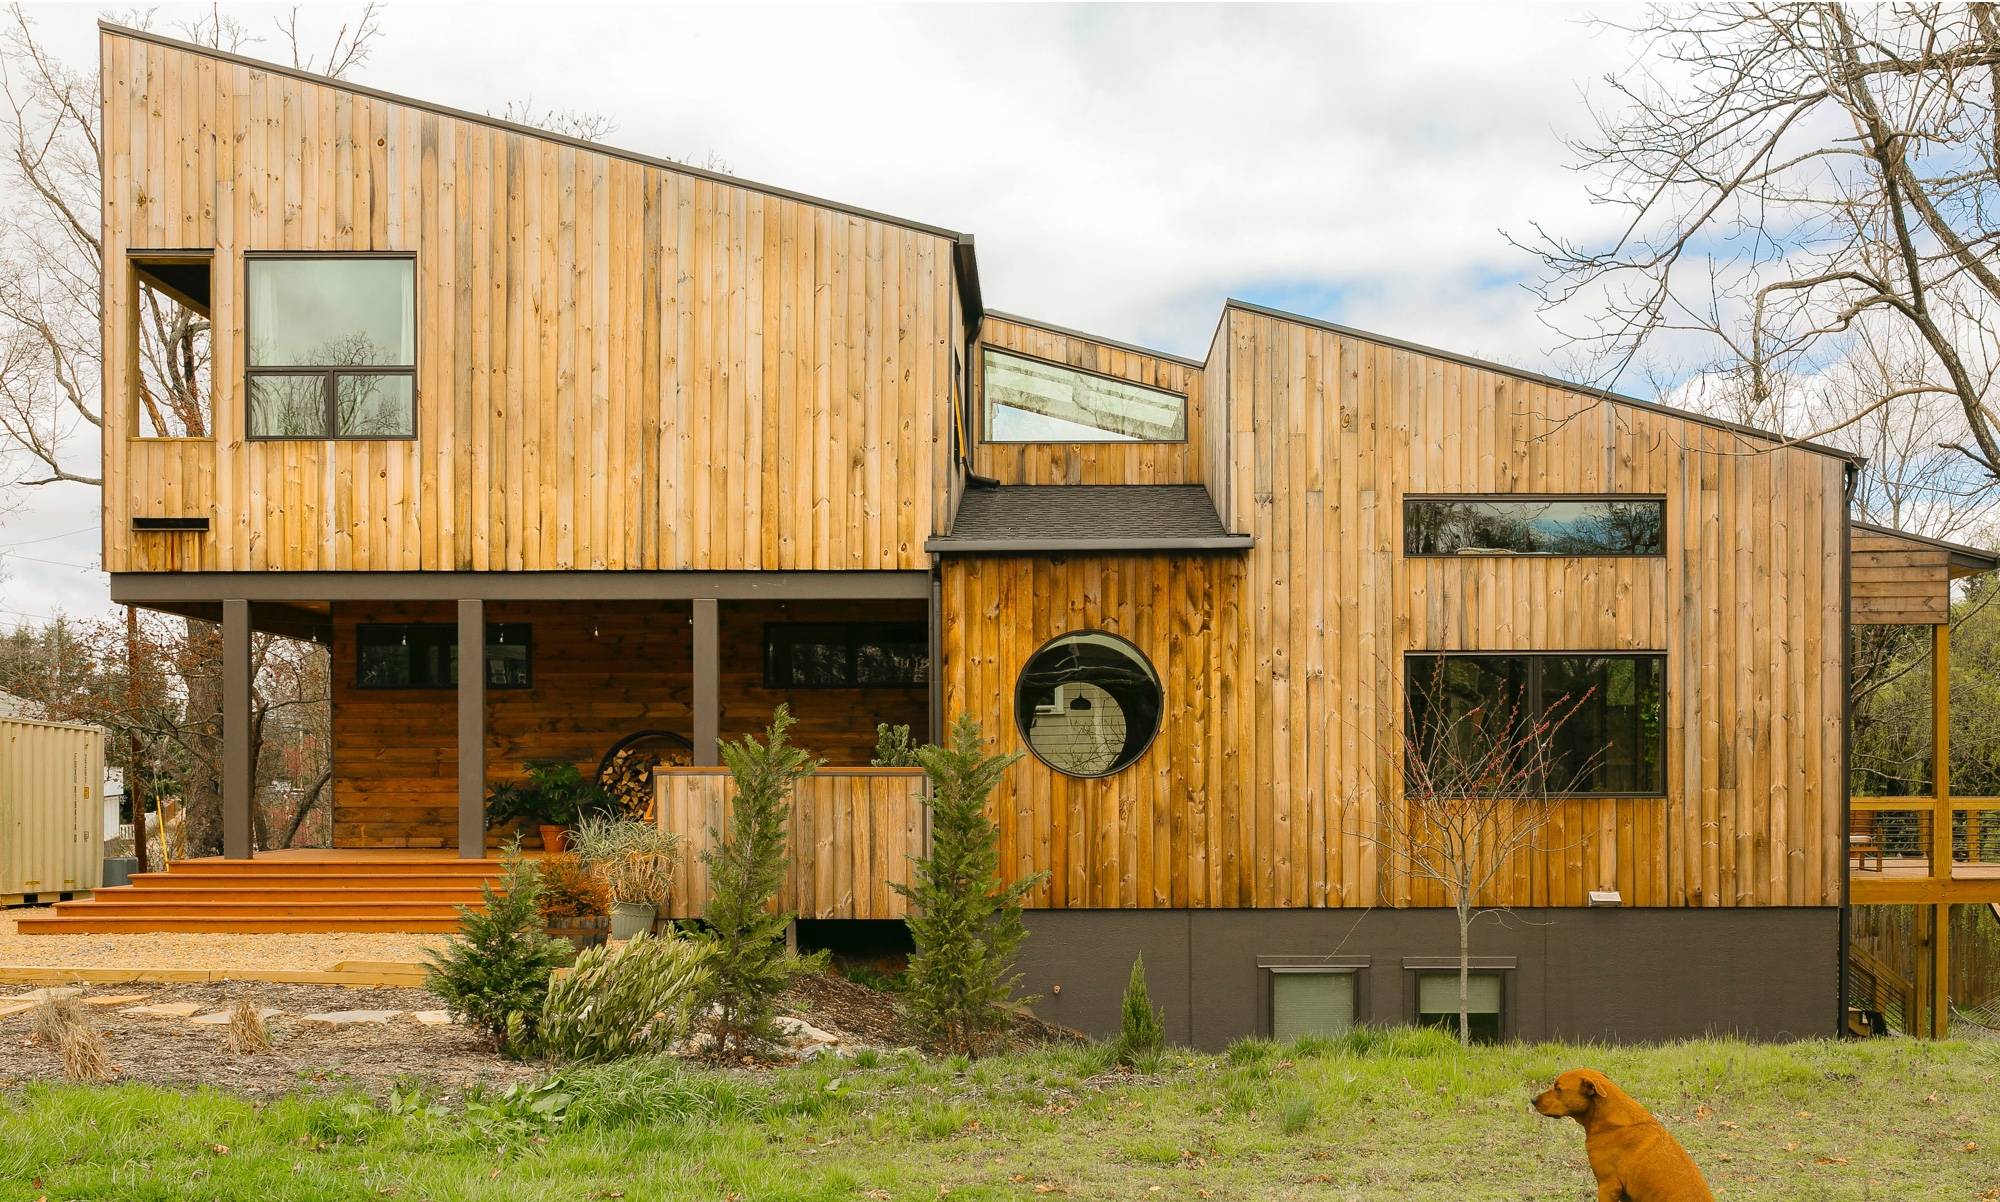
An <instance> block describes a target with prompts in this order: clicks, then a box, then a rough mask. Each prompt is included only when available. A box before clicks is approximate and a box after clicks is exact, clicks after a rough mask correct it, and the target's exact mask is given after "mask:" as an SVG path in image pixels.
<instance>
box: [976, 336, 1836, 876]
mask: <svg viewBox="0 0 2000 1202" xmlns="http://www.w3.org/2000/svg"><path fill="white" fill-rule="evenodd" d="M1218 373H1222V374H1225V375H1226V378H1227V389H1228V391H1227V393H1226V395H1227V396H1228V398H1229V406H1228V411H1227V414H1226V416H1225V417H1224V418H1223V419H1221V420H1219V421H1218V422H1217V423H1216V424H1217V426H1220V427H1226V430H1227V439H1228V443H1227V448H1226V453H1224V454H1220V455H1211V456H1210V464H1211V466H1210V468H1209V472H1210V477H1209V482H1210V486H1211V489H1212V490H1214V491H1215V492H1216V494H1217V496H1218V499H1219V502H1220V505H1219V508H1220V509H1221V510H1222V512H1224V513H1225V515H1227V517H1228V520H1229V522H1230V524H1231V526H1232V528H1233V529H1236V530H1238V531H1242V532H1247V533H1250V534H1252V535H1254V536H1255V537H1256V546H1255V548H1254V549H1253V550H1252V551H1251V552H1250V553H1249V554H1248V555H1247V556H1244V557H1240V558H1238V557H1222V556H1218V557H1212V558H1181V559H1172V558H1166V557H1138V558H1116V557H1084V556H1079V557H1072V558H1064V559H1061V560H1057V561H1053V562H1049V561H1044V562H1036V561H1033V560H1029V559H1025V558H965V559H954V560H951V561H949V562H947V564H946V566H945V577H944V587H945V609H946V612H947V613H948V614H958V615H961V616H962V618H963V620H961V621H958V622H948V623H947V625H946V664H945V677H944V679H945V682H946V689H947V693H946V696H947V702H948V704H949V705H950V707H951V708H952V710H953V711H954V712H956V711H957V710H958V709H961V708H965V707H967V706H971V707H974V710H975V712H977V713H980V714H982V715H984V714H990V713H993V712H994V711H995V709H996V708H1000V707H996V706H995V705H994V702H993V700H992V699H994V698H1000V699H1002V706H1005V707H1008V708H1006V709H1004V710H1003V711H1002V712H1003V713H1004V718H1003V719H1002V720H1001V721H999V722H998V724H997V726H989V728H988V734H989V735H991V736H993V737H994V738H995V739H996V741H997V743H998V744H999V745H1001V746H1004V747H1009V748H1018V747H1019V746H1020V736H1019V734H1018V732H1017V731H1016V729H1015V726H1014V722H1013V720H1012V713H1011V699H1012V696H1013V688H1014V681H1015V679H1016V677H1017V676H1018V674H1019V672H1020V669H1021V667H1022V665H1023V663H1024V662H1025V661H1026V659H1027V657H1028V656H1029V655H1030V654H1031V653H1032V652H1033V651H1034V649H1035V648H1036V647H1037V646H1038V645H1039V644H1040V643H1041V642H1042V641H1043V640H1045V639H1047V638H1049V637H1052V636H1053V635H1056V634H1059V633H1062V632H1063V631H1066V630H1074V629H1079V628H1084V627H1100V628H1103V629H1107V630H1112V631H1115V632H1116V633H1118V634H1121V635H1123V636H1125V637H1126V638H1129V639H1131V640H1132V641H1133V642H1135V643H1136V644H1138V645H1139V647H1140V648H1141V649H1143V650H1144V651H1145V652H1146V654H1147V655H1148V656H1149V657H1151V658H1152V660H1153V663H1154V666H1155V667H1156V668H1157V669H1158V671H1159V672H1160V674H1161V676H1162V678H1163V679H1164V681H1165V682H1166V687H1167V690H1168V695H1167V711H1168V718H1167V723H1168V726H1167V729H1166V730H1165V731H1163V733H1162V735H1161V737H1160V738H1159V740H1158V741H1157V742H1155V744H1154V745H1153V747H1152V749H1151V750H1149V751H1148V752H1147V753H1146V755H1145V756H1144V757H1143V758H1142V759H1140V760H1139V762H1138V763H1136V764H1135V765H1133V766H1132V767H1131V768H1128V769H1126V770H1125V771H1123V772H1120V773H1118V774H1117V775H1115V776H1112V777H1110V778H1107V779H1104V780H1098V781H1079V780H1074V779H1071V778H1068V777H1064V776H1061V775H1060V774H1057V773H1055V772H1053V771H1052V770H1050V769H1048V768H1047V767H1045V766H1043V765H1042V764H1041V763H1040V762H1039V761H1036V760H1034V759H1032V758H1030V759H1026V760H1023V761H1022V762H1021V763H1020V764H1018V765H1017V766H1016V767H1015V768H1014V769H1013V770H1012V772H1011V774H1010V777H1009V781H1008V783H1007V785H1006V786H1005V788H1004V790H1003V793H1002V795H1001V796H1000V798H999V799H998V801H997V803H996V813H997V814H998V816H999V821H1000V823H1001V826H1002V838H1003V843H1004V849H1005V854H1006V856H1007V863H1008V865H1009V867H1010V868H1011V869H1012V870H1014V871H1017V872H1029V871H1037V870H1048V871H1050V872H1051V873H1052V874H1053V876H1052V879H1051V880H1050V882H1049V883H1048V884H1047V885H1046V886H1045V887H1044V888H1043V889H1042V890H1041V891H1039V892H1038V893H1037V895H1036V897H1035V903H1036V904H1037V905H1043V906H1057V907H1061V906H1074V907H1103V906H1182V905H1189V906H1286V907H1290V906H1365V905H1375V904H1385V903H1386V904H1395V905H1410V904H1419V905H1422V904H1438V903H1439V902H1440V901H1441V900H1442V898H1440V897H1439V896H1438V895H1437V894H1436V893H1435V892H1434V891H1429V890H1426V889H1423V888H1420V887H1417V886H1413V885H1412V884H1411V883H1410V882H1408V881H1403V880H1396V879H1391V874H1389V873H1387V872H1385V871H1384V868H1383V858H1384V857H1383V855H1382V854H1381V853H1380V852H1379V851H1378V850H1377V849H1376V848H1375V847H1374V846H1373V845H1372V844H1370V843H1369V842H1368V841H1367V840H1365V839H1363V838H1361V837H1360V832H1362V831H1365V830H1373V829H1377V825H1376V824H1377V822H1378V817H1379V814H1378V808H1377V807H1379V806H1380V805H1382V804H1384V802H1383V799H1382V798H1381V797H1380V796H1379V795H1378V791H1377V790H1376V789H1375V788H1374V787H1373V786H1372V784H1371V782H1377V781H1389V780H1392V779H1393V776H1394V772H1393V769H1394V765H1393V764H1391V763H1389V762H1388V759H1389V757H1388V755H1387V754H1385V753H1386V750H1387V748H1386V744H1385V741H1384V740H1383V739H1382V738H1381V737H1380V736H1379V733H1378V732H1382V731H1385V730H1391V729H1394V727H1395V725H1396V724H1398V723H1400V722H1401V720H1402V708H1403V702H1402V688H1403V683H1402V678H1403V656H1404V654H1405V653H1406V652H1408V651H1414V650H1521V649H1544V650H1562V649H1574V650H1614V649H1615V650H1656V651H1664V652H1665V653H1666V656H1667V708H1668V715H1667V755H1668V768H1667V787H1666V790H1665V793H1664V795H1663V796H1661V797H1659V798H1641V799H1573V800H1568V801H1562V802H1557V803H1553V805H1554V814H1553V821H1552V824H1551V826H1550V828H1549V829H1548V831H1547V833H1546V834H1545V835H1544V837H1543V838H1542V840H1541V843H1542V845H1543V848H1544V850H1539V851H1537V852H1535V853H1533V854H1529V855H1524V856H1522V857H1521V858H1520V859H1519V861H1518V862H1517V863H1516V864H1515V865H1514V866H1513V871H1512V872H1511V874H1510V875H1509V876H1508V877H1507V879H1506V880H1505V881H1504V882H1503V883H1502V884H1501V885H1500V886H1499V887H1498V888H1497V889H1496V890H1495V892H1494V900H1505V901H1507V902H1509V903H1512V904H1517V905H1581V904H1583V903H1584V901H1585V900H1586V899H1585V894H1586V893H1587V892H1588V891H1590V890H1593V889H1617V890H1619V891H1620V892H1621V893H1622V894H1623V895H1624V898H1625V902H1626V904H1628V905H1652V906H1657V905H1674V906H1748V905H1762V906H1778V905H1833V904H1838V902H1839V901H1840V882H1841V875H1842V865H1843V860H1844V854H1845V853H1844V845H1843V838H1842V836H1843V832H1842V828H1841V825H1840V820H1841V787H1840V777H1839V770H1840V748H1841V733H1842V732H1841V725H1842V722H1843V714H1842V706H1841V660H1842V656H1841V648H1840V639H1841V629H1842V624H1841V622H1842V612H1841V611H1842V605H1843V588H1842V585H1843V571H1844V566H1845V565H1844V556H1843V552H1842V545H1843V543H1842V539H1843V534H1844V530H1845V522H1846V516H1845V497H1844V478H1843V472H1844V468H1843V464H1842V463H1841V461H1839V460H1837V459H1834V458H1830V457H1827V456H1823V455H1819V454H1815V453H1813V452H1810V451H1806V450H1803V449H1785V450H1775V451H1774V450H1770V449H1769V448H1768V444H1766V445H1763V446H1760V445H1758V444H1754V443H1750V442H1747V441H1746V440H1744V439H1743V438H1742V437H1740V436H1738V435H1735V434H1732V433H1729V432H1727V431H1723V430H1718V429H1715V428H1713V427H1709V426H1705V425H1702V424H1699V423H1696V422H1692V421H1688V420H1685V419H1681V418H1677V417H1674V416H1672V415H1669V414H1663V413H1660V412H1657V411H1653V410H1649V409H1645V408H1641V407H1636V406H1618V405H1612V404H1608V403H1601V402H1598V401H1596V400H1594V399H1592V398H1590V397H1586V396H1581V395H1578V394H1575V393H1571V392H1568V391H1565V390H1562V389H1560V388H1555V387H1551V386H1548V385H1544V384H1539V383H1534V382H1530V381H1525V380H1521V379H1518V378H1515V377H1512V376H1507V375H1503V374H1500V373H1497V372H1493V371H1488V370H1483V369H1480V368H1476V367H1471V366H1467V365H1464V364H1460V363H1456V362H1452V361H1448V360H1445V359H1441V358H1433V357H1430V356H1426V355H1423V354H1420V353H1417V352H1414V351H1410V350H1404V349H1400V348H1395V347H1390V346H1386V345H1381V344H1377V343H1372V342H1369V341H1366V340H1364V339H1360V338H1356V337H1351V336H1344V335H1340V334H1336V333H1334V332H1332V331H1327V330H1323V329H1320V328H1317V327H1313V326H1309V325H1305V324H1302V323H1294V322H1287V321H1283V320H1280V319H1277V318H1274V317H1269V316H1265V315H1262V314H1258V313H1253V312H1250V311H1247V310H1242V309H1236V308H1232V309H1231V310H1230V311H1229V312H1228V313H1227V315H1226V317H1225V321H1224V328H1223V330H1222V331H1221V333H1220V334H1219V336H1218V338H1217V340H1216V345H1215V347H1214V348H1213V349H1212V350H1211V352H1210V364H1209V368H1208V370H1207V372H1206V374H1207V375H1208V376H1209V378H1210V380H1211V381H1213V380H1214V379H1215V377H1216V376H1217V374H1218ZM1209 395H1210V396H1211V397H1214V396H1218V395H1223V394H1219V393H1216V392H1214V391H1213V390H1211V392H1210V393H1209ZM1218 468H1219V469H1221V471H1222V473H1224V474H1222V475H1217V474H1216V472H1217V469H1218ZM1460 492H1463V493H1491V492H1569V493H1595V492H1619V493H1637V494H1651V495H1664V496H1665V497H1666V498H1667V499H1668V519H1667V554H1666V556H1665V557H1664V558H1660V559H1590V560H1583V559H1578V560H1555V559H1485V558H1481V559H1477V560H1463V561H1461V560H1429V559H1409V558H1405V557H1404V556H1403V554H1402V550H1401V549H1402V504H1401V502H1402V498H1403V496H1404V495H1405V494H1408V493H1460Z"/></svg>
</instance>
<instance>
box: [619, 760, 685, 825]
mask: <svg viewBox="0 0 2000 1202" xmlns="http://www.w3.org/2000/svg"><path fill="white" fill-rule="evenodd" d="M688 762H689V758H688V753H687V752H685V751H682V750H680V749H679V748H661V747H645V746H638V747H627V748H625V749H624V750H623V751H620V752H618V753H617V754H615V755H613V756H612V757H611V761H610V762H609V763H607V764H606V765H604V771H603V772H601V773H599V774H598V777H597V783H598V786H599V787H600V788H602V789H603V790H604V792H605V795H606V796H608V797H610V798H611V801H612V803H613V804H614V805H616V806H617V807H618V810H619V812H620V813H622V814H624V815H625V816H626V817H628V818H642V819H648V818H651V816H652V811H653V769H655V768H658V767H662V766H666V767H677V766H680V765H684V764H687V763H688Z"/></svg>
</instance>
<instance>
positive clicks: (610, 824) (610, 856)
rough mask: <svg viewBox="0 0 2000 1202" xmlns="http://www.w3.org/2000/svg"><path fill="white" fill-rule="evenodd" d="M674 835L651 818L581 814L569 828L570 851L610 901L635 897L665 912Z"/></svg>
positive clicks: (675, 841)
mask: <svg viewBox="0 0 2000 1202" xmlns="http://www.w3.org/2000/svg"><path fill="white" fill-rule="evenodd" d="M680 843H681V839H680V836H679V835H676V834H674V833H672V832H671V831H663V830H661V829H660V828H659V827H658V826H656V825H654V824H653V823H650V822H637V821H633V820H631V819H625V818H603V817H594V818H586V819H584V820H583V821H582V822H581V823H578V824H577V828H576V830H574V831H572V832H571V833H570V837H569V846H570V850H571V851H572V852H574V853H575V854H576V857H577V858H578V859H579V860H582V861H583V864H584V866H585V867H586V868H588V869H589V870H590V871H591V872H592V873H593V874H595V875H596V877H597V879H598V880H600V881H602V882H603V883H604V888H605V890H606V892H607V893H609V894H610V898H611V900H612V901H614V902H634V903H637V904H639V905H645V906H651V907H653V909H655V910H660V911H664V910H665V909H666V908H667V903H668V901H669V900H670V896H671V894H672V892H673V886H674V866H675V863H676V852H677V851H678V849H679V848H680Z"/></svg>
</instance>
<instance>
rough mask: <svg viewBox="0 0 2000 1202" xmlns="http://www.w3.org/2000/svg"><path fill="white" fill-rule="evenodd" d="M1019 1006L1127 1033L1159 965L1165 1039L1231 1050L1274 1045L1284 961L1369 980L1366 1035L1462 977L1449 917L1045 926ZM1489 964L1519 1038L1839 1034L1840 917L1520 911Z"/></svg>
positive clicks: (1242, 916) (1484, 926) (1334, 914)
mask: <svg viewBox="0 0 2000 1202" xmlns="http://www.w3.org/2000/svg"><path fill="white" fill-rule="evenodd" d="M1027 923H1028V930H1029V932H1030V934H1029V938H1028V940H1027V942H1026V943H1025V944H1023V945H1022V951H1021V957H1020V960H1019V967H1020V969H1021V970H1022V973H1023V975H1022V978H1021V990H1022V992H1024V993H1027V994H1033V995H1039V1000H1038V1001H1037V1002H1036V1003H1035V1009H1036V1011H1037V1012H1038V1013H1040V1014H1042V1015H1043V1016H1044V1017H1046V1018H1048V1019H1050V1020H1052V1021H1055V1022H1059V1023H1063V1024H1065V1025H1067V1026H1071V1027H1075V1028H1077V1029H1079V1030H1082V1031H1086V1032H1089V1033H1091V1034H1109V1033H1111V1032H1114V1031H1116V1030H1117V1027H1118V1002H1119V997H1120V995H1121V994H1122V993H1123V992H1124V988H1125V980H1126V977H1127V975H1128V974H1129V973H1130V972H1131V968H1132V959H1133V957H1134V956H1138V955H1144V956H1145V958H1146V977H1147V981H1148V986H1149V989H1150V992H1151V994H1152V998H1153V1002H1154V1004H1155V1005H1157V1006H1160V1007H1161V1008H1162V1009H1164V1010H1165V1011H1166V1022H1167V1033H1168V1037H1169V1038H1171V1039H1172V1040H1174V1041H1175V1042H1177V1043H1181V1044H1186V1045H1191V1046H1194V1047H1200V1048H1220V1047H1222V1046H1224V1045H1225V1044H1227V1043H1228V1042H1229V1041H1230V1040H1232V1039H1236V1038H1239V1037H1242V1036H1253V1035H1268V1034H1269V1033H1270V993H1269V979H1270V974H1269V972H1268V971H1267V968H1266V967H1262V966H1260V965H1270V964H1271V963H1273V962H1279V963H1285V962H1289V963H1306V962H1308V961H1309V960H1310V959H1312V958H1324V959H1325V961H1326V963H1327V964H1328V965H1329V966H1335V965H1338V966H1346V967H1356V968H1358V971H1359V976H1358V978H1357V982H1358V984H1357V995H1358V1013H1357V1018H1358V1019H1359V1021H1362V1022H1365V1023H1369V1024H1371V1025H1376V1026H1391V1025H1396V1024H1399V1023H1408V1022H1411V1021H1413V1020H1414V1018H1415V1015H1416V967H1413V966H1430V965H1433V964H1438V963H1443V964H1446V965H1450V966H1455V965H1456V956H1457V949H1458V935H1457V925H1456V921H1455V919H1454V918H1453V916H1452V914H1451V912H1450V911H1449V910H1365V911H1363V910H1033V911H1029V913H1028V914H1027ZM1472 952H1473V956H1474V958H1475V965H1476V966H1479V965H1484V966H1485V967H1488V968H1491V969H1493V970H1496V971H1498V972H1499V973H1500V975H1501V978H1502V981H1503V994H1504V1003H1503V1005H1504V1010H1505V1016H1504V1020H1503V1023H1504V1031H1505V1033H1506V1035H1507V1037H1508V1038H1512V1039H1524V1040H1539V1039H1561V1040H1570V1041H1581V1040H1595V1041H1608V1042H1626V1043H1631V1042H1647V1041H1655V1040H1666V1039H1685V1038H1692V1037H1698V1036H1704V1035H1740V1036H1743V1037H1745V1038H1750V1039H1764V1040H1785V1039H1802V1038H1809V1037H1819V1036H1832V1035H1834V1034H1836V1033H1837V1031H1838V1022H1839V1000H1840V994H1839V988H1840V984H1839V978H1840V911H1839V910H1838V909H1836V908H1833V907H1816V908H1797V909H1791V908H1786V909H1736V910H1719V909H1718V910H1668V909H1609V908H1607V909H1560V910H1546V909H1545V910H1521V911H1516V912H1514V913H1513V914H1510V915H1504V916H1488V917H1486V918H1482V919H1481V920H1480V921H1479V922H1478V923H1477V924H1476V925H1475V926H1474V927H1473V936H1472Z"/></svg>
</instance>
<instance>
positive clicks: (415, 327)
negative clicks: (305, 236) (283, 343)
mask: <svg viewBox="0 0 2000 1202" xmlns="http://www.w3.org/2000/svg"><path fill="white" fill-rule="evenodd" d="M346 259H391V260H395V259H400V260H403V261H405V262H407V263H409V264H410V362H409V364H408V365H407V366H405V365H400V364H380V365H374V364H371V365H369V366H367V367H344V366H339V365H328V366H323V367H307V366H296V365H288V366H283V367H256V366H252V364H251V362H250V333H251V330H252V329H253V328H254V327H255V323H256V314H255V313H254V312H253V311H252V309H251V306H250V268H251V265H252V264H255V263H272V262H288V261H289V262H298V261H312V262H318V261H328V260H346ZM416 265H417V256H416V253H415V252H414V251H406V250H347V251H310V250H253V251H245V252H243V281H242V287H243V291H242V297H243V345H242V347H241V353H242V356H243V437H244V438H245V439H246V440H248V441H251V442H415V441H416V439H417V428H418V425H419V423H418V421H417V414H418V411H419V409H420V408H421V406H422V404H423V398H422V396H420V395H419V393H418V389H417V363H418V361H419V360H420V359H421V358H422V355H423V347H422V345H421V343H422V340H423V336H422V331H423V297H422V294H421V290H420V289H419V288H418V287H417V266H416ZM258 376H304V377H312V376H318V377H320V378H321V392H322V394H323V395H322V404H324V406H325V410H326V417H325V421H326V424H325V426H324V427H323V429H322V432H321V433H318V434H254V433H252V432H251V430H250V405H251V396H250V394H251V381H252V380H254V379H255V378H256V377H258ZM342 376H393V377H398V378H407V379H408V380H409V381H410V432H409V433H408V434H342V433H340V431H339V428H338V427H339V419H340V404H339V395H340V392H339V390H340V385H339V380H340V378H341V377H342Z"/></svg>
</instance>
